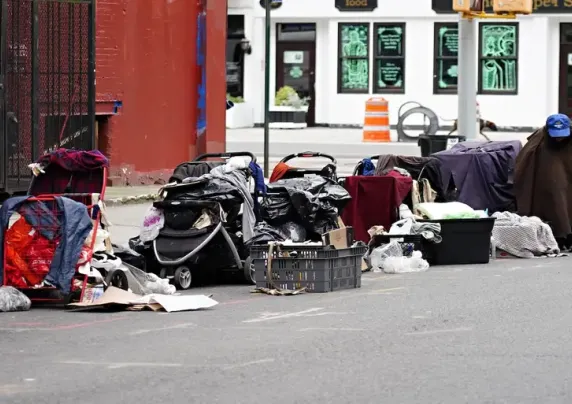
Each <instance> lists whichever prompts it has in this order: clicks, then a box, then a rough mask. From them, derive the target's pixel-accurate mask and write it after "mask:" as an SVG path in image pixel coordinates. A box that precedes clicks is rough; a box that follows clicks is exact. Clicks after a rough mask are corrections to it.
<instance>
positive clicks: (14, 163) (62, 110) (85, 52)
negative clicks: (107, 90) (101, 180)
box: [0, 0, 95, 192]
mask: <svg viewBox="0 0 572 404" xmlns="http://www.w3.org/2000/svg"><path fill="white" fill-rule="evenodd" d="M0 21H1V31H0V38H1V41H0V139H1V140H0V146H2V148H1V149H0V150H1V154H0V189H1V190H4V191H8V192H19V191H23V190H26V189H27V187H28V184H29V181H30V178H31V172H30V169H29V168H28V164H30V163H31V162H33V161H34V160H36V159H37V158H38V157H40V156H41V155H42V154H44V153H45V152H47V151H50V150H53V149H55V148H58V147H66V148H77V149H92V148H93V147H94V146H95V144H94V143H95V142H94V139H95V39H94V27H95V4H94V0H58V1H52V0H35V1H22V0H1V12H0Z"/></svg>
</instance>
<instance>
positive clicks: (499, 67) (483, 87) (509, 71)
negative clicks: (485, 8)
mask: <svg viewBox="0 0 572 404" xmlns="http://www.w3.org/2000/svg"><path fill="white" fill-rule="evenodd" d="M479 33H480V35H479V93H480V94H516V93H517V92H518V23H482V24H480V25H479Z"/></svg>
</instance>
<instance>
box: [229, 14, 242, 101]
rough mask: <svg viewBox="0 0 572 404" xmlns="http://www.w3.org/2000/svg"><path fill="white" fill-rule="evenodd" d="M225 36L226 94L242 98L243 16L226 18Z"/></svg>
mask: <svg viewBox="0 0 572 404" xmlns="http://www.w3.org/2000/svg"><path fill="white" fill-rule="evenodd" d="M226 21H227V24H226V25H227V31H226V32H227V35H226V92H227V94H229V95H231V96H233V97H243V95H244V90H243V84H244V56H245V53H244V51H243V49H242V47H241V42H242V40H243V39H244V16H243V15H229V16H227V20H226Z"/></svg>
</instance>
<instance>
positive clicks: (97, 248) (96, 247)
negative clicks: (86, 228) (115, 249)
mask: <svg viewBox="0 0 572 404" xmlns="http://www.w3.org/2000/svg"><path fill="white" fill-rule="evenodd" d="M94 232H95V242H94V241H93V233H94ZM109 237H110V234H109V232H108V231H107V230H104V229H102V228H97V229H92V230H91V232H90V233H89V235H88V236H87V238H86V239H85V242H84V243H83V244H84V245H85V246H89V247H91V244H92V243H93V251H94V252H103V251H107V246H106V245H105V241H106V240H107V239H108V238H109Z"/></svg>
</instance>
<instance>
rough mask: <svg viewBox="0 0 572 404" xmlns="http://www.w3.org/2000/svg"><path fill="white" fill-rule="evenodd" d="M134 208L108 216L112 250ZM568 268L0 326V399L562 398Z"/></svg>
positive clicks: (509, 268)
mask: <svg viewBox="0 0 572 404" xmlns="http://www.w3.org/2000/svg"><path fill="white" fill-rule="evenodd" d="M145 208H146V206H145V205H133V206H124V207H112V208H110V215H111V220H112V222H113V224H114V227H113V228H112V231H113V240H114V242H116V243H123V242H125V241H126V240H127V239H128V237H130V236H132V235H135V234H137V232H138V225H139V222H140V220H141V217H142V215H143V213H144V211H145ZM569 268H570V259H569V258H567V257H566V258H554V259H531V260H495V261H491V263H490V264H489V265H477V266H466V267H433V268H430V269H429V271H427V272H425V273H418V274H407V275H393V276H390V275H382V274H365V275H364V279H363V286H362V288H361V289H357V290H349V291H342V292H334V293H329V294H321V295H318V294H314V295H312V294H307V295H300V296H291V297H271V296H265V295H258V294H252V293H250V290H251V289H252V287H249V286H240V285H236V286H232V285H224V286H209V287H205V288H201V289H195V290H191V291H190V293H204V294H213V298H214V299H216V300H217V301H219V302H220V304H219V305H218V306H216V307H214V308H213V309H210V310H205V311H201V312H186V313H172V314H163V313H152V312H119V313H105V312H102V313H70V312H63V311H61V310H53V309H36V310H33V311H31V312H25V313H9V314H3V315H2V316H1V318H2V323H1V325H0V336H1V341H2V345H1V347H0V355H1V357H2V363H3V365H2V366H1V367H0V403H10V404H12V403H14V404H16V403H17V404H28V403H30V404H43V403H46V404H47V403H50V404H52V403H59V404H76V403H78V402H81V403H86V404H91V403H101V402H107V403H123V404H131V403H134V404H135V403H137V404H139V403H147V402H150V398H151V397H153V399H152V400H153V401H157V400H158V399H159V397H161V399H162V401H164V402H167V403H225V404H226V403H229V404H230V403H268V402H274V403H281V404H282V403H283V404H290V403H340V404H345V403H400V404H402V403H403V404H405V403H407V404H409V403H423V404H426V403H447V404H448V403H451V404H459V403H475V404H477V403H478V404H482V403H518V404H528V403H531V404H532V403H542V404H547V403H568V402H570V400H571V397H572V392H571V391H570V387H569V386H570V381H571V376H570V374H569V372H568V370H569V362H570V352H571V351H572V337H571V336H570V327H569V324H570V322H571V321H572V314H571V313H572V311H571V310H569V309H570V308H571V307H572V302H571V300H570V290H571V289H572V273H571V272H570V270H569Z"/></svg>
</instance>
